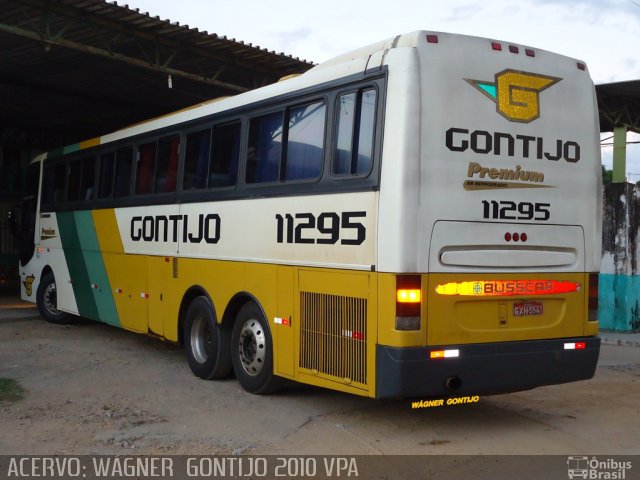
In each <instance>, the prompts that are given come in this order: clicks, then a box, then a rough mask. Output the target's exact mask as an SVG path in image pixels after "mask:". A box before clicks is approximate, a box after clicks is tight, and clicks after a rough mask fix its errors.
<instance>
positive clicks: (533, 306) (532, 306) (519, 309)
mask: <svg viewBox="0 0 640 480" xmlns="http://www.w3.org/2000/svg"><path fill="white" fill-rule="evenodd" d="M543 313H544V309H543V307H542V302H522V303H514V304H513V316H514V317H526V316H531V315H542V314H543Z"/></svg>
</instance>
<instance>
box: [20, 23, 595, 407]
mask: <svg viewBox="0 0 640 480" xmlns="http://www.w3.org/2000/svg"><path fill="white" fill-rule="evenodd" d="M598 132H599V128H598V115H597V104H596V98H595V93H594V86H593V83H592V81H591V80H590V76H589V73H588V69H587V67H586V65H585V63H584V62H582V61H580V60H575V59H571V58H567V57H564V56H561V55H557V54H553V53H549V52H547V51H544V50H540V49H535V48H530V47H527V46H522V45H518V44H514V43H508V42H504V41H495V40H490V39H482V38H475V37H470V36H463V35H455V34H447V33H440V32H427V31H418V32H414V33H409V34H405V35H399V36H397V37H394V38H390V39H388V40H384V41H382V42H379V43H376V44H373V45H370V46H367V47H364V48H361V49H359V50H356V51H353V52H350V53H348V54H345V55H341V56H339V57H337V58H334V59H332V60H329V61H327V62H324V63H322V64H319V65H317V66H315V67H314V68H312V69H311V70H309V71H308V72H306V73H304V74H303V75H300V76H297V77H295V78H287V79H284V80H283V81H281V82H278V83H275V84H272V85H269V86H266V87H263V88H258V89H255V90H252V91H249V92H246V93H242V94H239V95H237V96H233V97H228V98H223V99H218V100H212V101H210V102H206V103H203V104H199V105H196V106H194V107H192V108H188V109H185V110H182V111H178V112H175V113H173V114H169V115H166V116H163V117H160V118H156V119H152V120H149V121H146V122H144V123H140V124H137V125H134V126H131V127H129V128H125V129H123V130H120V131H117V132H115V133H111V134H108V135H104V136H101V137H99V138H94V139H91V140H87V141H84V142H81V143H79V144H75V145H70V146H67V147H64V148H61V149H59V150H56V151H51V152H48V153H46V154H43V155H41V156H39V157H37V158H36V159H35V160H34V165H36V167H35V169H36V170H38V171H39V172H40V176H39V181H38V182H37V184H38V192H37V201H35V202H32V205H33V209H34V210H33V218H34V219H35V221H34V222H33V231H34V236H33V240H32V241H31V242H29V243H30V244H29V245H27V246H25V248H26V249H27V250H28V251H29V252H30V255H29V258H23V259H22V261H21V263H20V276H21V284H22V287H21V288H22V290H21V293H22V298H23V299H25V300H28V301H32V302H35V303H37V305H38V308H39V310H40V312H41V314H42V316H43V317H44V318H45V319H46V320H49V321H51V322H54V323H64V322H67V321H69V319H71V318H73V316H81V317H85V318H88V319H93V320H97V321H101V322H106V323H107V324H110V325H113V326H116V327H121V328H124V329H126V330H130V331H132V332H138V333H143V334H148V335H152V336H154V337H159V338H161V339H164V340H166V341H169V342H175V343H179V344H181V345H183V346H184V350H185V353H186V358H187V361H188V364H189V366H190V369H191V370H192V372H193V373H194V374H195V375H196V376H198V377H200V378H203V379H220V378H225V377H227V376H231V375H232V374H235V377H236V378H237V380H238V382H239V383H240V385H241V386H242V387H243V388H244V389H245V390H247V391H248V392H251V393H254V394H266V393H271V392H275V391H276V390H277V389H278V388H279V387H281V386H282V384H283V382H285V381H286V380H290V381H294V382H301V383H306V384H311V385H315V386H320V387H325V388H329V389H334V390H338V391H342V392H347V393H352V394H357V395H362V396H368V397H374V398H412V397H414V398H415V397H419V396H425V397H434V396H451V395H462V394H495V393H503V392H513V391H519V390H525V389H531V388H534V387H538V386H542V385H549V384H558V383H565V382H571V381H577V380H583V379H588V378H591V377H592V376H593V374H594V370H595V367H596V363H597V359H598V354H599V347H600V340H599V338H598V336H597V334H598V322H597V298H598V269H599V262H600V249H601V194H600V188H601V176H600V170H601V162H600V156H599V133H598Z"/></svg>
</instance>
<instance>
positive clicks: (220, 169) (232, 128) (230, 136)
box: [209, 122, 240, 188]
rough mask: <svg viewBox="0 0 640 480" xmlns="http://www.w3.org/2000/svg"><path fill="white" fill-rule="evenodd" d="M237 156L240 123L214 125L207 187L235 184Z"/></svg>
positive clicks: (238, 153) (238, 154) (238, 152)
mask: <svg viewBox="0 0 640 480" xmlns="http://www.w3.org/2000/svg"><path fill="white" fill-rule="evenodd" d="M239 156H240V123H239V122H237V123H232V124H227V125H220V126H216V127H214V128H213V150H212V152H211V166H210V168H209V188H219V187H230V186H233V185H235V184H236V180H237V177H238V158H239Z"/></svg>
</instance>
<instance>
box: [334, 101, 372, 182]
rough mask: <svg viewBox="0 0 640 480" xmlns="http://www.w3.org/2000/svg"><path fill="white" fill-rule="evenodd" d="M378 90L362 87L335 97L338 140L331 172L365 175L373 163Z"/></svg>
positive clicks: (343, 174)
mask: <svg viewBox="0 0 640 480" xmlns="http://www.w3.org/2000/svg"><path fill="white" fill-rule="evenodd" d="M376 99H377V94H376V91H375V90H374V89H367V90H361V91H359V92H357V93H355V92H354V93H348V94H345V95H340V96H339V97H338V103H339V104H338V108H337V112H338V118H337V119H336V123H337V125H338V127H337V141H336V148H335V151H334V157H333V167H332V169H331V170H332V172H333V174H334V175H336V176H346V175H349V176H351V175H357V176H366V175H368V174H369V172H370V171H371V167H372V165H373V139H374V133H375V117H376Z"/></svg>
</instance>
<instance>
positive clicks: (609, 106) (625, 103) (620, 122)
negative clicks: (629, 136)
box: [596, 80, 640, 133]
mask: <svg viewBox="0 0 640 480" xmlns="http://www.w3.org/2000/svg"><path fill="white" fill-rule="evenodd" d="M596 95H597V96H598V109H599V110H600V131H601V132H611V131H613V129H614V127H621V126H626V127H627V129H628V130H629V131H632V132H635V133H640V80H631V81H628V82H617V83H606V84H602V85H596Z"/></svg>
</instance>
